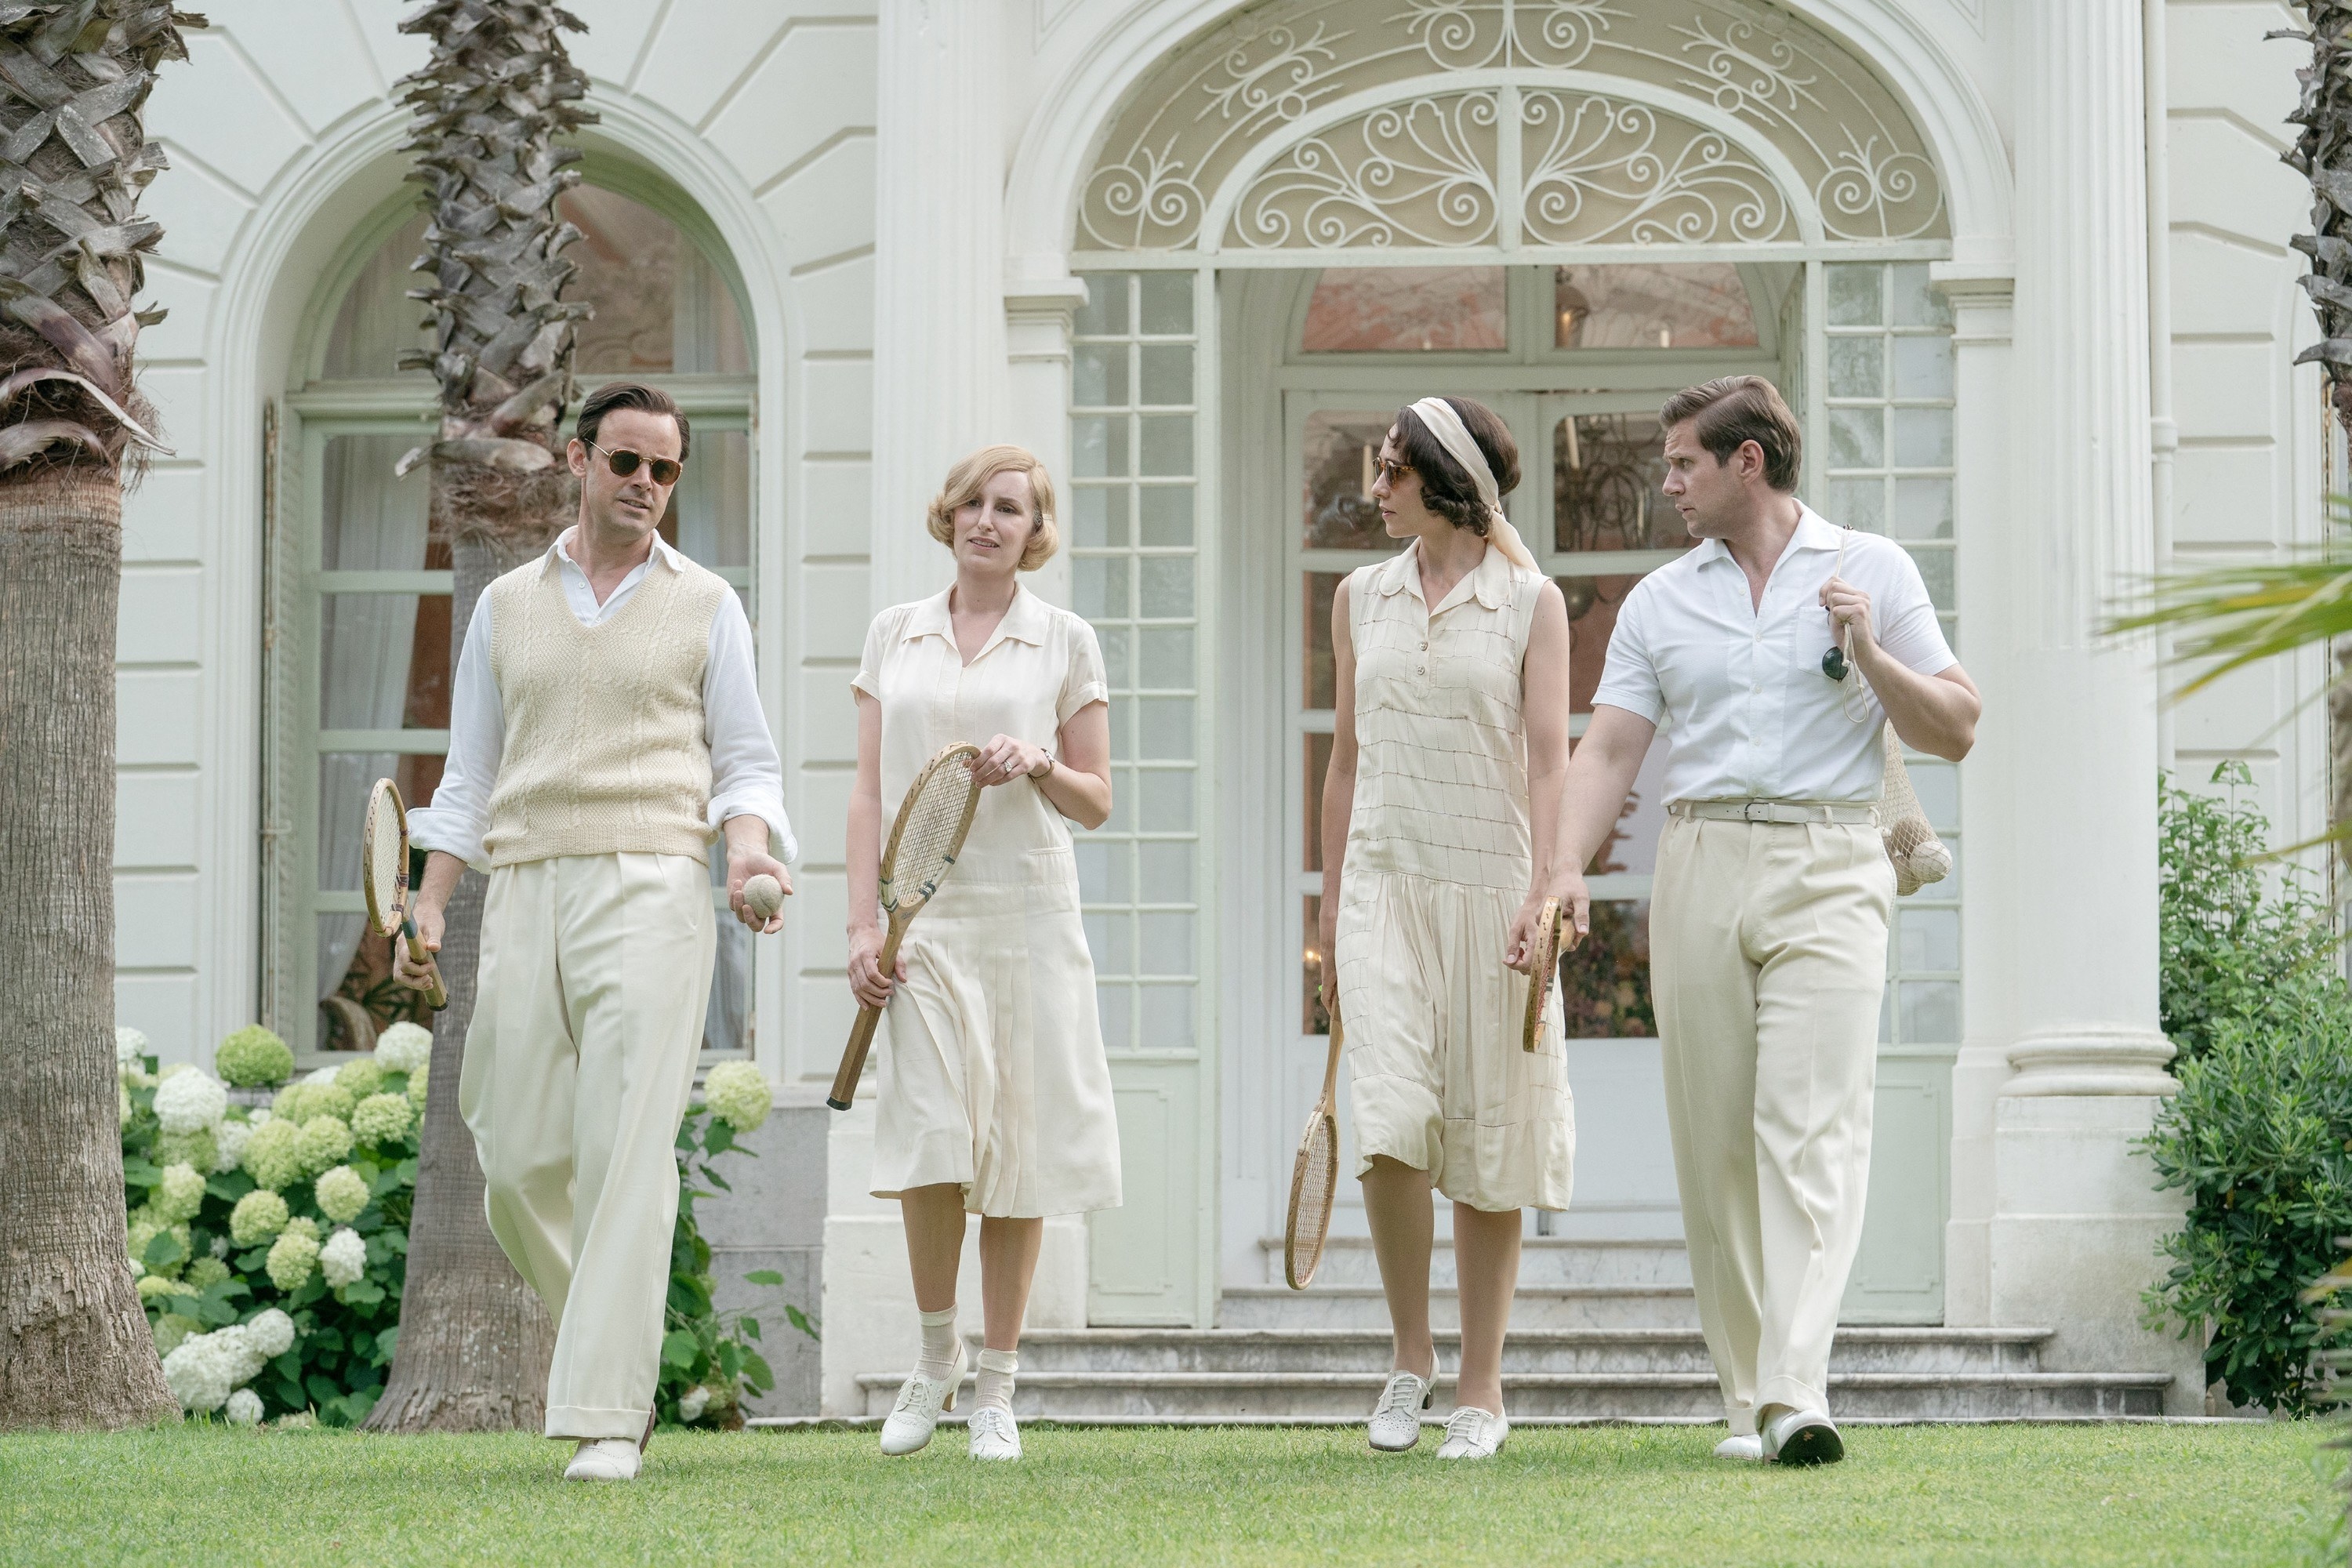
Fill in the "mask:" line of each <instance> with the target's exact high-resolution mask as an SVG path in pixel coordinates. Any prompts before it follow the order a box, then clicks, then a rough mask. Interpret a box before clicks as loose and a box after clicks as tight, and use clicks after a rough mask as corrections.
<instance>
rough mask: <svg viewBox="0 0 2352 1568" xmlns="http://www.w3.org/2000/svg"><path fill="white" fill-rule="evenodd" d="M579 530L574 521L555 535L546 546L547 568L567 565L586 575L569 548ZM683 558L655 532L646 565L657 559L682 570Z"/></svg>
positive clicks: (550, 569) (633, 569)
mask: <svg viewBox="0 0 2352 1568" xmlns="http://www.w3.org/2000/svg"><path fill="white" fill-rule="evenodd" d="M579 531H580V525H579V524H578V523H576V522H575V523H573V524H572V526H571V527H569V528H566V529H564V530H563V531H562V532H560V533H558V534H557V535H556V536H555V542H553V543H552V544H550V545H549V546H548V547H547V557H546V560H547V570H549V571H551V572H554V571H560V570H562V568H563V567H565V566H569V567H571V568H572V570H573V571H575V572H577V573H579V574H581V575H583V576H585V575H587V572H588V569H587V568H586V567H585V566H583V565H581V564H580V561H579V558H578V557H576V556H574V555H573V554H572V551H571V549H570V548H569V546H570V542H571V539H572V535H573V534H575V533H577V532H579ZM685 559H686V558H685V557H684V556H682V555H680V554H679V553H678V552H677V551H675V550H673V549H671V548H670V543H669V541H668V540H667V539H664V538H663V537H662V536H661V535H660V534H658V533H656V534H655V535H654V550H653V553H652V554H651V555H649V556H647V557H646V564H647V565H651V564H652V563H654V562H656V561H658V562H660V563H662V564H663V565H665V566H667V567H668V568H669V569H670V570H671V571H673V572H677V571H682V570H684V568H683V567H682V566H681V565H680V564H679V563H681V562H682V561H684V560H685ZM630 570H631V571H635V567H632V568H630Z"/></svg>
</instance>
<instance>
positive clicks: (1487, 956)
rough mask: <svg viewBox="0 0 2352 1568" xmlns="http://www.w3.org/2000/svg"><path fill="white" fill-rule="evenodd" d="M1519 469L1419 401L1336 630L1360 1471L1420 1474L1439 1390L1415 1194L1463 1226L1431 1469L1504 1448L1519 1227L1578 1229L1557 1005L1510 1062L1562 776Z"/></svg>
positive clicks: (1509, 449) (1330, 858) (1498, 431)
mask: <svg viewBox="0 0 2352 1568" xmlns="http://www.w3.org/2000/svg"><path fill="white" fill-rule="evenodd" d="M1518 479H1519V461H1518V447H1517V444H1516V443H1515V442H1513V440H1512V439H1511V435H1510V431H1509V430H1508V428H1507V427H1506V426H1505V425H1504V424H1503V422H1502V420H1501V419H1499V418H1498V417H1496V415H1495V413H1494V411H1493V410H1491V409H1489V408H1486V406H1484V405H1480V404H1477V403H1474V402H1472V401H1470V400H1469V399H1468V398H1464V397H1444V398H1440V397H1424V398H1423V399H1422V400H1421V401H1420V402H1418V403H1416V404H1414V405H1412V406H1411V407H1409V408H1405V409H1402V410H1401V411H1399V413H1398V415H1397V416H1396V423H1395V425H1394V426H1393V427H1391V429H1390V431H1389V433H1388V437H1387V439H1386V440H1385V441H1383V442H1382V443H1381V454H1380V476H1379V478H1378V479H1377V480H1375V482H1374V483H1373V485H1372V500H1374V502H1375V503H1377V504H1378V506H1379V508H1380V511H1381V521H1382V522H1383V523H1385V524H1386V526H1387V528H1388V531H1389V536H1390V537H1391V538H1392V539H1407V540H1411V541H1412V542H1411V543H1410V544H1408V545H1407V546H1406V547H1405V548H1404V549H1403V550H1402V551H1401V552H1398V553H1397V554H1395V555H1393V556H1391V557H1390V558H1389V559H1388V560H1387V561H1385V562H1382V563H1380V564H1378V565H1373V566H1366V567H1363V568H1361V569H1360V570H1358V571H1356V572H1353V573H1350V574H1349V576H1348V577H1347V579H1346V580H1345V581H1343V582H1342V583H1341V584H1339V592H1338V594H1337V595H1335V596H1334V598H1333V601H1332V606H1331V647H1332V656H1333V662H1334V666H1335V668H1336V671H1337V674H1338V678H1339V701H1338V704H1337V706H1338V721H1337V725H1336V727H1335V731H1334V733H1333V737H1332V746H1331V765H1330V772H1329V773H1328V775H1327V776H1326V778H1325V781H1324V785H1323V868H1324V870H1323V906H1322V929H1321V931H1320V933H1319V934H1320V937H1321V941H1322V951H1323V952H1329V953H1334V954H1336V955H1337V957H1338V961H1339V962H1338V971H1339V985H1338V996H1337V998H1336V1000H1337V1004H1338V1008H1339V1015H1340V1016H1341V1018H1342V1019H1343V1020H1344V1022H1345V1025H1346V1028H1347V1037H1348V1064H1349V1101H1350V1110H1351V1113H1352V1115H1353V1118H1354V1123H1355V1132H1356V1159H1357V1176H1358V1179H1359V1180H1360V1182H1361V1183H1362V1185H1363V1194H1364V1211H1365V1214H1366V1215H1367V1217H1368V1218H1369V1219H1370V1223H1371V1231H1372V1247H1373V1251H1374V1253H1375V1255H1376V1256H1377V1258H1379V1261H1380V1268H1381V1289H1382V1290H1383V1292H1384V1293H1385V1294H1386V1296H1387V1298H1388V1306H1389V1320H1390V1324H1391V1331H1392V1333H1393V1336H1394V1341H1395V1360H1394V1365H1393V1369H1392V1370H1391V1373H1390V1374H1389V1381H1388V1384H1387V1387H1386V1388H1385V1389H1384V1390H1383V1391H1382V1392H1381V1398H1380V1403H1379V1404H1378V1405H1377V1406H1375V1407H1374V1410H1373V1412H1372V1418H1371V1431H1370V1436H1371V1445H1372V1447H1374V1448H1376V1449H1381V1450H1391V1451H1392V1450H1397V1449H1403V1448H1410V1447H1412V1446H1413V1444H1414V1443H1415V1442H1416V1441H1418V1440H1419V1437H1420V1435H1421V1412H1422V1410H1423V1408H1424V1407H1425V1406H1426V1405H1428V1404H1429V1399H1430V1385H1431V1384H1432V1383H1433V1382H1434V1381H1435V1378H1436V1375H1437V1363H1436V1351H1435V1347H1434V1344H1433V1342H1432V1340H1431V1337H1430V1329H1429V1259H1430V1250H1431V1247H1432V1246H1433V1242H1434V1230H1435V1215H1434V1213H1433V1208H1432V1205H1431V1202H1430V1189H1431V1188H1432V1187H1435V1188H1436V1190H1437V1191H1439V1192H1441V1193H1443V1194H1445V1195H1446V1196H1447V1197H1449V1198H1451V1199H1453V1200H1454V1259H1455V1266H1456V1269H1457V1272H1458V1275H1459V1286H1460V1299H1461V1310H1462V1364H1461V1366H1460V1368H1459V1371H1458V1375H1457V1377H1456V1379H1455V1384H1454V1405H1455V1408H1454V1413H1453V1415H1451V1416H1450V1417H1449V1418H1448V1419H1447V1421H1446V1423H1445V1440H1444V1443H1443V1444H1442V1445H1441V1446H1440V1447H1439V1448H1438V1450H1437V1457H1438V1458H1441V1459H1458V1458H1486V1457H1487V1456H1489V1455H1491V1454H1493V1453H1494V1452H1495V1451H1496V1449H1498V1448H1500V1447H1502V1446H1503V1439H1504V1436H1505V1435H1506V1434H1507V1432H1508V1431H1509V1429H1510V1423H1509V1422H1508V1421H1507V1419H1506V1417H1505V1415H1504V1411H1503V1389H1502V1354H1503V1336H1504V1333H1505V1331H1507V1329H1508V1327H1509V1325H1510V1316H1511V1293H1512V1290H1513V1289H1514V1288H1515V1287H1516V1286H1517V1282H1518V1270H1519V1226H1520V1222H1519V1211H1520V1210H1521V1209H1522V1208H1525V1207H1527V1206H1528V1205H1533V1206H1535V1207H1537V1208H1543V1209H1562V1208H1566V1207H1567V1206H1568V1198H1569V1177H1570V1163H1571V1161H1572V1158H1573V1154H1574V1151H1575V1130H1574V1108H1573V1105H1572V1103H1571V1101H1570V1096H1569V1089H1568V1075H1567V1073H1566V1071H1565V1068H1564V1065H1563V1053H1564V1048H1565V1047H1564V1045H1563V1042H1562V1039H1561V1033H1560V1022H1559V1004H1558V1002H1557V1000H1556V999H1555V1001H1554V1002H1553V1004H1552V1008H1551V1012H1550V1015H1549V1017H1548V1018H1547V1019H1546V1020H1545V1025H1544V1028H1543V1032H1542V1035H1541V1037H1540V1039H1539V1041H1538V1049H1537V1050H1535V1051H1534V1052H1532V1053H1530V1052H1528V1051H1526V1050H1523V1049H1522V1048H1521V1024H1522V1019H1523V1018H1524V1016H1525V1013H1526V1008H1527V999H1528V991H1527V987H1528V976H1527V974H1526V973H1524V972H1523V970H1524V966H1525V965H1526V963H1528V956H1527V955H1528V951H1529V949H1530V948H1531V947H1532V946H1533V944H1534V942H1533V939H1534V935H1535V927H1536V922H1537V920H1538V913H1539V910H1540V908H1541V905H1542V902H1543V900H1544V899H1545V898H1547V897H1549V896H1553V895H1555V894H1557V892H1558V891H1559V889H1558V887H1557V886H1556V885H1555V884H1556V883H1557V882H1558V880H1559V872H1560V870H1561V868H1559V867H1557V866H1555V865H1553V863H1552V861H1553V842H1554V838H1555V836H1556V828H1557V824H1558V818H1559V791H1560V781H1561V777H1562V775H1563V774H1564V773H1565V772H1566V770H1567V766H1568V711H1569V695H1568V647H1569V641H1568V608H1567V605H1565V604H1564V603H1563V602H1562V600H1561V598H1560V594H1559V588H1558V587H1557V586H1555V585H1554V584H1552V583H1551V582H1550V581H1549V579H1547V578H1546V577H1545V576H1544V574H1542V572H1541V571H1540V570H1538V568H1537V565H1536V563H1535V558H1534V557H1533V556H1532V555H1530V554H1529V553H1528V548H1527V546H1526V545H1525V544H1524V543H1522V542H1520V539H1519V536H1518V532H1517V530H1515V529H1514V528H1512V526H1511V524H1510V521H1509V520H1508V519H1507V518H1506V517H1505V516H1504V515H1503V508H1502V498H1503V496H1504V495H1505V494H1506V493H1507V492H1508V491H1509V490H1510V489H1512V488H1513V487H1514V486H1515V485H1517V483H1518Z"/></svg>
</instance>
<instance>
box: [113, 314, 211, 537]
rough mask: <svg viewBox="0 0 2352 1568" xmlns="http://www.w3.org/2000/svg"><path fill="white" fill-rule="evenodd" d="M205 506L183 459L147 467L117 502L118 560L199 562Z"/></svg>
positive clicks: (198, 475) (201, 474)
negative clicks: (119, 509) (119, 516)
mask: <svg viewBox="0 0 2352 1568" xmlns="http://www.w3.org/2000/svg"><path fill="white" fill-rule="evenodd" d="M143 336H144V334H143V333H142V337H143ZM159 434H161V432H159ZM165 438H166V439H170V437H168V436H167V437H165ZM193 446H194V443H190V447H191V448H192V449H193ZM204 505H205V470H204V469H203V468H198V467H196V466H194V464H192V463H190V462H189V461H188V460H187V459H186V458H165V459H163V461H161V462H159V463H156V464H153V465H152V466H150V467H149V468H148V469H147V473H146V477H145V478H143V479H141V480H140V481H139V487H138V489H134V490H132V491H131V493H130V494H129V495H126V496H124V497H123V498H122V558H123V560H124V561H126V562H132V561H147V562H157V563H161V562H167V561H171V562H179V561H196V560H199V559H201V558H202V557H203V555H204V542H205V531H206V524H205V511H204Z"/></svg>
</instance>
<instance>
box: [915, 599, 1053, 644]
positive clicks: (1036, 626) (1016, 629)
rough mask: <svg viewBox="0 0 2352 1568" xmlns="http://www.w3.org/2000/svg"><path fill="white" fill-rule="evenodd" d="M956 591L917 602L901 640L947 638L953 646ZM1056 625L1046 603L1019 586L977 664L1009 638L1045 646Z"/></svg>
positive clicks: (990, 635)
mask: <svg viewBox="0 0 2352 1568" xmlns="http://www.w3.org/2000/svg"><path fill="white" fill-rule="evenodd" d="M954 591H955V590H954V589H953V588H942V589H940V591H939V592H938V593H936V594H934V595H931V596H930V597H929V598H928V599H919V600H917V601H916V603H915V607H914V610H913V611H912V613H910V614H909V615H908V616H907V626H906V629H905V630H904V631H902V632H900V633H899V639H900V640H901V641H903V642H913V641H915V640H916V639H918V638H919V637H945V638H946V639H947V640H948V644H949V646H950V647H953V646H954V644H955V617H954V616H953V615H952V614H951V613H950V611H949V608H948V595H950V594H952V593H953V592H954ZM1052 625H1053V613H1052V611H1051V610H1049V609H1048V608H1047V607H1046V605H1045V600H1043V599H1040V598H1039V597H1038V596H1037V595H1034V594H1033V593H1031V592H1030V591H1029V589H1028V587H1027V585H1026V584H1021V585H1018V586H1016V587H1015V588H1014V589H1013V603H1012V604H1010V605H1007V606H1005V610H1004V618H1003V620H1001V621H999V622H997V623H996V630H994V631H993V632H991V633H990V634H989V637H988V641H987V643H986V644H985V645H984V646H983V647H982V648H981V650H980V653H978V654H975V655H974V656H973V662H974V663H977V662H979V660H980V658H982V657H984V656H985V655H986V654H987V652H988V650H989V649H990V648H992V647H995V646H996V645H997V644H998V643H1000V642H1002V641H1003V640H1004V639H1005V638H1007V637H1010V638H1012V639H1013V641H1014V642H1025V643H1027V644H1029V645H1030V646H1031V647H1045V638H1046V636H1047V634H1048V632H1049V631H1050V630H1051V629H1052Z"/></svg>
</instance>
